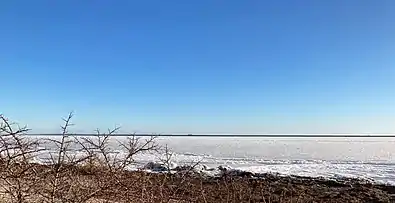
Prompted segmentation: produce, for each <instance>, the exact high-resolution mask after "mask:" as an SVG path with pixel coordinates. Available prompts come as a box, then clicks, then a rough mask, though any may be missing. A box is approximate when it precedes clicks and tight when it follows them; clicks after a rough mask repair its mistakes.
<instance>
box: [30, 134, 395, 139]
mask: <svg viewBox="0 0 395 203" xmlns="http://www.w3.org/2000/svg"><path fill="white" fill-rule="evenodd" d="M27 135H29V136H62V134H60V133H35V134H27ZM67 135H73V136H96V135H97V134H93V133H75V134H67ZM100 135H102V134H100ZM112 136H120V137H126V136H139V137H148V136H157V137H269V138H278V137H307V138H309V137H311V138H318V137H322V138H325V137H327V138H335V137H345V138H363V137H375V138H386V137H387V138H390V137H395V135H394V134H388V135H366V134H318V135H314V134H288V135H286V134H284V135H281V134H278V135H276V134H273V135H270V134H266V135H265V134H262V135H260V134H138V133H136V134H112Z"/></svg>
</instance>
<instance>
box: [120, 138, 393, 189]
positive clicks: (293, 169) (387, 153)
mask: <svg viewBox="0 0 395 203" xmlns="http://www.w3.org/2000/svg"><path fill="white" fill-rule="evenodd" d="M116 139H119V140H122V139H124V138H123V137H117V138H116ZM157 141H158V142H159V144H161V145H163V146H164V145H168V147H169V149H171V151H172V152H173V153H174V154H173V156H172V161H173V164H174V165H184V164H193V163H196V162H200V163H201V164H204V165H206V166H208V167H213V168H214V167H217V166H219V165H222V166H227V167H231V168H234V169H241V170H245V171H251V172H259V173H264V172H275V173H280V174H283V175H301V176H312V177H317V176H322V177H327V178H337V177H355V178H366V179H371V180H374V181H377V182H380V183H387V184H391V185H395V138H393V137H389V138H377V137H375V138H366V137H363V138H339V137H336V138H308V137H294V138H293V137H282V138H273V137H245V138H243V137H159V138H158V139H157ZM159 158H160V155H155V154H145V155H140V156H138V157H137V161H138V163H140V164H141V165H143V164H145V163H147V162H150V161H157V160H158V159H159Z"/></svg>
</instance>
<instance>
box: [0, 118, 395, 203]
mask: <svg viewBox="0 0 395 203" xmlns="http://www.w3.org/2000/svg"><path fill="white" fill-rule="evenodd" d="M71 118H72V114H70V115H69V116H68V117H67V118H66V119H64V125H63V126H62V136H61V137H60V139H46V140H38V139H31V138H30V139H29V137H28V136H25V134H26V132H27V131H28V129H27V128H21V127H19V126H17V125H16V124H14V123H11V122H10V121H8V120H7V118H5V117H4V116H0V120H1V122H0V164H1V168H0V186H1V188H0V201H1V202H11V203H14V202H15V203H23V202H37V203H38V202H40V203H41V202H42V203H47V202H48V203H58V202H70V203H77V202H78V203H83V202H155V203H156V202H235V203H236V202H264V203H269V202H270V203H274V202H294V203H298V202H300V203H301V202H391V201H393V200H392V199H391V198H392V197H391V194H394V193H395V188H394V187H391V186H383V185H374V184H369V183H362V182H360V181H358V180H343V181H329V180H323V179H317V178H304V177H280V176H276V175H272V174H252V173H231V172H230V171H227V170H225V169H224V168H221V170H222V174H221V175H220V176H218V177H209V176H203V175H202V174H201V173H199V172H198V171H195V170H194V167H193V165H192V167H179V168H178V171H177V172H176V173H170V170H169V169H170V167H169V163H170V159H171V157H172V154H171V152H170V150H169V149H168V148H167V146H166V147H165V148H161V147H160V146H158V145H157V143H156V142H155V136H152V137H150V138H149V139H145V140H142V139H139V138H137V137H135V136H133V135H131V136H130V137H129V138H127V139H126V140H125V141H123V142H118V145H117V146H116V147H117V149H118V150H122V151H123V152H124V153H123V155H122V156H120V155H119V154H117V153H115V152H114V150H113V148H111V147H110V145H109V141H110V139H111V138H112V135H113V134H114V133H115V132H116V130H117V129H114V130H110V131H108V132H107V133H100V132H99V131H98V132H97V134H96V136H93V137H77V136H72V135H71V134H70V133H69V132H68V131H67V130H68V128H69V126H70V125H71V123H70V121H71ZM45 142H46V143H51V144H53V145H54V146H55V147H54V148H53V149H52V150H51V151H47V150H46V151H44V150H45V149H43V148H41V147H42V146H43V145H42V144H43V143H45ZM75 151H79V153H78V156H77V155H76V153H73V152H75ZM152 151H157V152H162V153H164V154H165V158H164V159H163V160H161V161H162V162H163V163H164V165H165V166H166V168H167V169H168V171H165V172H164V173H148V172H144V171H128V170H127V169H128V167H130V166H132V165H133V164H135V160H134V158H135V155H136V154H139V153H145V152H152ZM42 152H45V153H48V155H49V159H48V162H47V163H46V164H37V163H34V158H36V157H37V156H38V155H39V153H42Z"/></svg>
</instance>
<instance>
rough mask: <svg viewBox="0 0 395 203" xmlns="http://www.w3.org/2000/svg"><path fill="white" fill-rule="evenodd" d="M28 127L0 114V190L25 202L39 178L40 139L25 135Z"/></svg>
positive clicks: (13, 200)
mask: <svg viewBox="0 0 395 203" xmlns="http://www.w3.org/2000/svg"><path fill="white" fill-rule="evenodd" d="M28 131H29V129H28V128H27V127H20V126H18V125H17V124H15V123H12V122H9V120H8V119H7V118H6V117H5V116H3V115H0V179H1V180H0V181H1V183H0V185H1V186H2V189H1V191H0V194H1V195H2V196H4V197H5V198H8V199H9V201H10V202H19V203H22V202H26V201H27V200H28V199H29V198H30V196H31V195H32V194H31V191H32V190H33V188H34V185H35V184H36V183H37V182H38V181H39V178H38V176H37V175H36V173H37V171H36V165H35V164H29V163H32V162H33V160H34V158H35V156H37V153H39V151H40V148H39V144H40V142H39V141H38V140H36V139H32V138H28V137H26V136H25V134H26V132H28Z"/></svg>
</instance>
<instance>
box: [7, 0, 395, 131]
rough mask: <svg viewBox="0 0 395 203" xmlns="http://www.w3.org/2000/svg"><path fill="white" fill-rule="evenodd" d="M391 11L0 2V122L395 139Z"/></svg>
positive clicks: (306, 1) (336, 1)
mask: <svg viewBox="0 0 395 203" xmlns="http://www.w3.org/2000/svg"><path fill="white" fill-rule="evenodd" d="M394 10H395V1H392V0H388V1H385V0H381V1H373V0H348V1H344V0H332V1H315V0H302V1H291V0H289V1H286V0H281V1H260V0H251V1H217V0H199V1H182V0H174V1H159V0H151V1H124V0H120V1H77V0H69V1H49V0H38V1H3V2H1V3H0V25H1V31H0V70H1V74H0V77H1V82H2V88H1V92H2V95H3V96H1V98H0V111H1V112H2V113H4V114H5V115H7V116H9V117H10V118H11V119H13V120H15V121H18V122H20V123H21V124H28V126H29V127H30V128H33V129H35V130H36V131H37V132H49V131H51V132H53V131H56V130H58V126H59V125H60V124H61V122H60V121H61V120H60V118H61V117H63V116H66V115H67V113H68V112H69V111H74V112H75V118H74V123H75V124H76V126H75V127H74V130H76V131H84V132H91V131H92V130H93V129H95V128H102V129H106V128H111V127H113V126H115V125H118V126H121V127H122V130H123V131H137V132H156V133H164V132H166V133H182V132H188V133H395V91H394V90H395V82H394V81H395V57H394V56H395V23H394V19H395V12H393V11H394Z"/></svg>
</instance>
